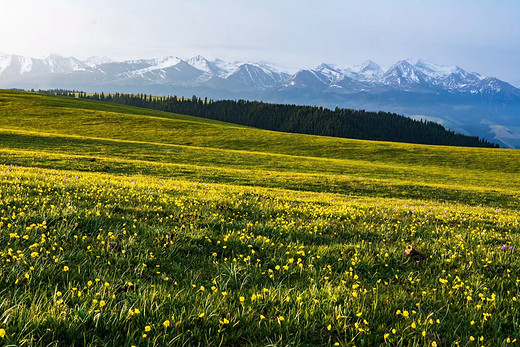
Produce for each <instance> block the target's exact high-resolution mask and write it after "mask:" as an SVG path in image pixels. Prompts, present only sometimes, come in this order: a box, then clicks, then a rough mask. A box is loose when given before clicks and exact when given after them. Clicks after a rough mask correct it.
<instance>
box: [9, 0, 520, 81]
mask: <svg viewBox="0 0 520 347" xmlns="http://www.w3.org/2000/svg"><path fill="white" fill-rule="evenodd" d="M0 52H3V53H16V54H22V55H29V56H33V57H43V56H46V55H48V54H50V53H56V54H60V55H64V56H75V57H77V58H80V59H85V58H88V57H90V56H93V55H97V56H108V57H110V58H112V59H115V60H123V59H137V58H152V57H160V56H166V55H173V56H179V57H181V58H189V57H191V56H194V55H197V54H201V55H203V56H206V57H213V58H215V57H219V58H221V59H224V60H254V61H259V60H267V61H271V62H273V63H277V64H279V65H282V66H287V67H305V68H309V67H315V66H316V65H318V64H320V63H322V62H330V63H337V64H339V65H343V66H349V65H355V64H358V63H361V62H363V61H364V60H367V59H371V60H374V61H375V62H377V63H379V64H382V65H390V64H393V63H395V62H396V61H398V60H401V59H406V58H414V59H416V58H423V59H425V60H426V61H429V62H432V63H437V64H441V65H459V66H460V67H462V68H464V69H466V70H469V71H476V72H480V73H483V74H486V75H491V76H496V77H499V78H501V79H504V80H506V81H508V82H512V83H513V84H515V85H517V86H520V0H435V1H431V0H429V1H420V0H410V1H407V0H403V1H397V0H395V1H393V0H379V1H375V0H360V1H349V0H321V1H318V0H276V1H275V0H262V1H258V0H242V1H238V0H219V1H212V0H206V1H202V0H189V1H178V0H146V1H144V0H17V1H9V0H0Z"/></svg>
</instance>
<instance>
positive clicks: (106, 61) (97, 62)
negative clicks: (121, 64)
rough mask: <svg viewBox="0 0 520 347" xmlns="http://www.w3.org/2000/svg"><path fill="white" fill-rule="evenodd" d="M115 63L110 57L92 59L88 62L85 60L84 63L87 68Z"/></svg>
mask: <svg viewBox="0 0 520 347" xmlns="http://www.w3.org/2000/svg"><path fill="white" fill-rule="evenodd" d="M113 62H114V61H113V60H112V59H110V58H108V57H90V58H88V59H87V60H85V61H84V62H83V63H85V64H86V65H87V66H90V67H95V66H97V65H102V64H110V63H113Z"/></svg>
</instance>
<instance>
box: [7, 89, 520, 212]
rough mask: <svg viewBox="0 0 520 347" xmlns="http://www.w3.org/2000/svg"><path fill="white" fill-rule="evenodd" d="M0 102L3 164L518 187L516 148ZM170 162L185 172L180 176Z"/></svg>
mask: <svg viewBox="0 0 520 347" xmlns="http://www.w3.org/2000/svg"><path fill="white" fill-rule="evenodd" d="M0 103H1V108H0V138H1V139H2V143H3V144H4V147H3V149H2V150H3V152H4V157H3V158H4V159H3V162H4V163H6V164H8V163H9V164H11V163H18V164H21V165H24V163H26V161H25V160H29V159H24V158H29V157H30V156H31V155H30V154H24V153H26V152H25V151H27V150H32V151H39V152H40V154H41V155H46V156H49V157H56V158H58V157H59V156H60V155H61V156H65V157H67V158H68V160H66V162H65V163H63V164H60V163H61V161H60V160H58V159H55V160H53V161H48V160H47V159H42V160H41V163H40V164H37V163H36V162H35V161H36V160H37V159H36V158H34V157H33V158H32V159H30V161H31V163H32V165H46V166H49V163H50V162H52V163H53V164H52V165H63V166H62V167H63V168H65V167H70V168H80V167H81V168H83V169H86V170H99V169H100V167H101V168H104V170H105V171H106V172H109V173H110V172H112V173H130V174H146V173H148V172H153V174H154V175H161V176H163V177H172V176H182V177H186V178H190V177H191V178H193V179H196V180H201V179H203V180H208V181H213V182H234V183H239V182H242V184H248V185H262V186H271V187H279V188H285V187H287V188H294V189H304V190H314V191H330V190H333V191H337V192H342V193H348V192H350V193H356V191H357V190H360V191H363V192H364V194H370V195H381V194H383V195H385V194H388V189H387V188H381V187H382V186H384V185H389V186H392V187H394V188H392V189H395V190H397V191H401V192H402V193H401V194H403V195H404V196H405V195H407V194H412V195H416V197H425V198H427V197H430V194H431V192H430V191H431V189H433V188H432V186H438V188H436V189H438V190H439V195H438V196H436V197H435V198H437V199H442V198H443V196H444V195H443V194H446V197H448V196H449V197H450V199H451V195H455V196H457V195H460V194H462V193H461V192H462V191H467V190H468V189H470V187H473V188H475V189H476V188H477V187H478V188H479V189H481V188H482V187H486V188H489V191H488V192H486V194H487V195H489V198H490V199H492V200H491V201H493V198H492V196H493V191H504V190H507V191H508V192H509V193H508V194H515V192H516V191H517V190H518V186H517V184H516V183H515V182H518V179H517V178H518V173H519V172H520V153H518V152H517V151H513V150H502V149H474V148H462V147H442V146H422V145H410V144H401V143H391V142H373V141H359V140H349V139H337V138H328V137H322V136H309V135H299V134H287V133H278V132H271V131H265V130H259V129H253V128H247V127H241V126H235V125H230V124H226V123H221V122H217V121H211V120H205V119H201V118H196V117H190V116H182V115H173V114H170V113H164V112H158V111H150V110H143V109H139V108H132V107H126V106H119V105H112V104H106V103H97V102H91V101H85V100H75V99H69V98H63V97H54V96H47V95H38V94H33V93H22V92H14V91H3V92H2V93H1V94H0ZM65 157H64V158H65ZM11 158H12V160H11ZM89 160H95V161H89ZM137 162H138V163H139V165H136V163H137ZM46 163H47V164H46ZM102 163H104V164H103V165H102ZM157 163H160V165H157ZM105 164H106V165H105ZM179 168H182V170H184V171H185V172H187V173H182V174H180V173H179V171H178V170H179ZM184 171H183V172H184ZM286 177H293V178H292V179H286ZM303 177H305V178H303ZM411 187H414V188H411ZM385 192H386V193H385ZM392 194H395V193H394V192H392ZM479 194H481V195H482V194H483V193H479ZM486 200H487V197H486V198H483V200H481V199H476V200H475V201H479V203H482V201H484V202H485V201H486Z"/></svg>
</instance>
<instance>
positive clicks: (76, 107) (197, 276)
mask: <svg viewBox="0 0 520 347" xmlns="http://www.w3.org/2000/svg"><path fill="white" fill-rule="evenodd" d="M0 165H1V166H0V217H1V218H2V219H1V221H0V297H1V298H2V300H0V341H1V342H2V343H3V342H6V343H13V344H20V345H24V344H25V345H33V344H36V345H39V344H41V345H48V344H51V345H52V344H68V345H72V344H74V345H84V344H93V345H164V344H173V345H180V344H189V345H193V344H200V345H208V344H214V345H216V344H223V345H237V344H252V345H266V344H280V345H288V344H295V345H300V344H308V345H316V344H323V345H334V344H338V345H354V344H355V345H373V344H382V343H388V344H391V345H421V346H422V345H431V344H438V345H442V344H452V343H455V342H457V343H459V344H466V343H474V344H476V342H477V341H473V340H475V339H476V340H478V339H480V338H481V337H482V341H483V342H482V341H481V343H482V344H486V345H487V344H489V345H500V344H507V343H508V341H509V342H512V341H514V340H515V339H520V335H519V334H520V331H519V329H518V324H517V322H518V321H519V319H520V310H519V309H518V304H517V298H518V296H519V295H520V290H519V285H520V278H519V276H518V272H517V269H518V267H519V265H520V259H519V257H518V246H519V244H518V242H519V240H520V238H519V231H520V230H519V228H520V225H519V215H518V208H519V207H520V184H519V182H520V152H518V151H514V150H507V149H482V148H463V147H443V146H426V145H413V144H403V143H391V142H374V141H361V140H350V139H341V138H330V137H322V136H312V135H301V134H288V133H278V132H272V131H266V130H259V129H255V128H249V127H245V126H237V125H231V124H227V123H222V122H218V121H212V120H207V119H200V118H196V117H190V116H184V115H177V114H171V113H165V112H160V111H152V110H145V109H140V108H132V107H127V106H121V105H115V104H107V103H101V102H93V101H87V100H79V99H72V98H66V97H58V96H50V95H41V94H35V93H25V92H17V91H6V90H4V91H0ZM408 244H412V245H414V247H416V248H417V249H419V250H420V251H421V252H424V254H425V257H426V259H422V260H420V261H415V260H413V259H409V258H407V257H405V256H403V255H402V252H403V250H404V249H405V247H406V245H408ZM2 335H3V336H2ZM2 339H3V340H2ZM4 340H5V341H4Z"/></svg>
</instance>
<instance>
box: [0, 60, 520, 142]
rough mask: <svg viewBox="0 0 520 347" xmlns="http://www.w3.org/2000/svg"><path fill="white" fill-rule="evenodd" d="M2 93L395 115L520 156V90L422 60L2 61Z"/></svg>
mask: <svg viewBox="0 0 520 347" xmlns="http://www.w3.org/2000/svg"><path fill="white" fill-rule="evenodd" d="M0 87H2V88H23V89H54V88H63V89H76V90H83V91H86V92H122V93H147V94H155V95H174V94H175V95H183V96H189V97H191V96H192V95H194V94H195V95H197V96H201V97H206V96H207V97H210V98H214V99H237V98H244V99H250V100H262V101H266V102H278V103H291V104H293V103H294V104H308V105H318V106H324V107H330V108H335V107H343V108H356V109H365V110H370V111H379V110H382V111H389V112H396V113H399V114H404V115H406V116H409V117H412V118H415V119H426V120H432V121H436V122H438V123H440V124H442V125H444V126H445V127H447V128H449V129H452V130H454V131H457V132H460V133H463V134H465V135H474V136H479V137H483V138H486V139H487V140H490V141H494V142H496V143H499V144H500V145H501V146H506V147H513V148H520V89H518V88H516V87H514V86H512V85H511V84H509V83H507V82H504V81H502V80H499V79H497V78H494V77H488V76H484V75H481V74H479V73H476V72H468V71H465V70H464V69H462V68H460V67H457V66H441V65H436V64H432V63H428V62H425V61H423V60H417V61H413V60H401V61H399V62H397V63H395V64H394V65H392V66H390V67H387V68H383V67H381V66H380V65H378V64H376V63H374V62H373V61H370V60H369V61H366V62H364V63H362V64H360V65H356V66H352V67H344V66H340V65H336V64H325V63H324V64H321V65H319V66H317V67H316V68H314V69H300V70H298V71H291V70H288V69H284V68H282V67H279V66H276V65H274V64H270V63H267V62H226V61H223V60H220V59H206V58H204V57H202V56H196V57H193V58H190V59H181V58H177V57H164V58H157V59H141V60H128V61H123V62H116V61H112V60H111V59H109V58H105V57H103V58H99V57H92V58H89V59H87V60H79V59H76V58H73V57H62V56H58V55H51V56H49V57H47V58H45V59H35V58H30V57H25V56H20V55H13V54H9V55H8V54H0Z"/></svg>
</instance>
